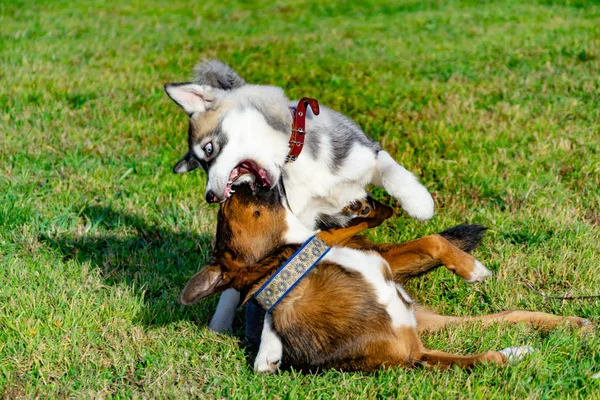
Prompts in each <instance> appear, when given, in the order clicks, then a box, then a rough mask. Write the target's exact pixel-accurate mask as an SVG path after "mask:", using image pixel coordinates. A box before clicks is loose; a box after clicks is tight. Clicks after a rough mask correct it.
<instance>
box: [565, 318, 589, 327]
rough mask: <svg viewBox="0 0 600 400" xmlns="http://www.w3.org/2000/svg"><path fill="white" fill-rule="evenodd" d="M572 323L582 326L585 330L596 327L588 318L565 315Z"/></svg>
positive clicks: (575, 325)
mask: <svg viewBox="0 0 600 400" xmlns="http://www.w3.org/2000/svg"><path fill="white" fill-rule="evenodd" d="M565 318H566V319H567V321H568V322H569V324H570V325H572V326H574V327H577V328H581V329H584V330H592V329H593V328H594V324H593V323H592V321H590V320H589V319H587V318H579V317H565Z"/></svg>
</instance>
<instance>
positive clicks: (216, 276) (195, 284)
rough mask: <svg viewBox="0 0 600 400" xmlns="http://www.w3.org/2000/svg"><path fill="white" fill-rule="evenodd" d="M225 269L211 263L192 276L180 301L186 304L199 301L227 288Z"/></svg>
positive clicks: (180, 296)
mask: <svg viewBox="0 0 600 400" xmlns="http://www.w3.org/2000/svg"><path fill="white" fill-rule="evenodd" d="M227 283H229V282H227V281H226V279H225V277H224V275H223V270H222V269H221V266H220V265H218V264H209V265H207V266H206V267H204V268H202V270H201V271H200V272H198V273H197V274H196V275H194V276H193V277H192V279H190V280H189V281H188V283H187V285H185V287H184V288H183V290H182V292H181V295H179V302H180V303H181V304H183V305H185V306H187V305H190V304H194V303H197V302H198V301H200V300H202V299H203V298H205V297H208V296H210V295H211V294H214V293H218V292H221V291H223V290H225V289H227V287H226V284H227Z"/></svg>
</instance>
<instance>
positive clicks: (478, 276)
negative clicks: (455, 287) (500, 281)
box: [465, 260, 493, 283]
mask: <svg viewBox="0 0 600 400" xmlns="http://www.w3.org/2000/svg"><path fill="white" fill-rule="evenodd" d="M492 275H493V273H492V271H490V270H489V269H487V268H486V267H484V266H483V264H482V263H480V262H479V261H477V260H475V265H474V266H473V271H471V277H470V278H469V279H465V282H468V283H475V282H483V281H484V280H486V279H487V278H489V277H490V276H492Z"/></svg>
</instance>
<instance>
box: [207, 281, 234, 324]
mask: <svg viewBox="0 0 600 400" xmlns="http://www.w3.org/2000/svg"><path fill="white" fill-rule="evenodd" d="M239 302H240V292H238V291H237V290H235V289H227V290H226V291H224V292H223V294H222V295H221V297H220V298H219V304H218V305H217V310H216V311H215V315H213V317H212V319H211V320H210V325H209V327H210V329H212V330H213V331H215V332H219V333H220V332H226V331H229V330H231V327H232V325H233V317H234V315H235V310H236V308H237V305H238V303H239Z"/></svg>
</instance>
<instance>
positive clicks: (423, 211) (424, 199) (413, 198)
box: [371, 150, 434, 221]
mask: <svg viewBox="0 0 600 400" xmlns="http://www.w3.org/2000/svg"><path fill="white" fill-rule="evenodd" d="M371 183H372V184H373V185H376V186H381V187H384V188H385V189H386V190H387V191H388V193H389V194H390V195H392V196H393V197H395V198H396V199H397V200H398V201H399V202H400V205H401V206H402V208H403V209H404V210H405V211H406V212H407V213H408V215H410V216H411V217H413V218H415V219H418V220H422V221H425V220H428V219H430V218H431V217H433V212H434V204H433V198H432V197H431V194H429V191H428V190H427V188H426V187H425V186H423V185H422V184H421V183H420V182H419V180H418V179H417V178H416V177H415V176H414V175H413V174H412V173H411V172H409V171H407V170H406V169H405V168H404V167H403V166H401V165H400V164H398V163H397V162H396V161H395V160H394V159H393V158H392V156H390V155H389V154H388V152H386V151H383V150H382V151H380V152H379V153H377V166H376V171H375V174H374V176H373V179H372V181H371Z"/></svg>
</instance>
